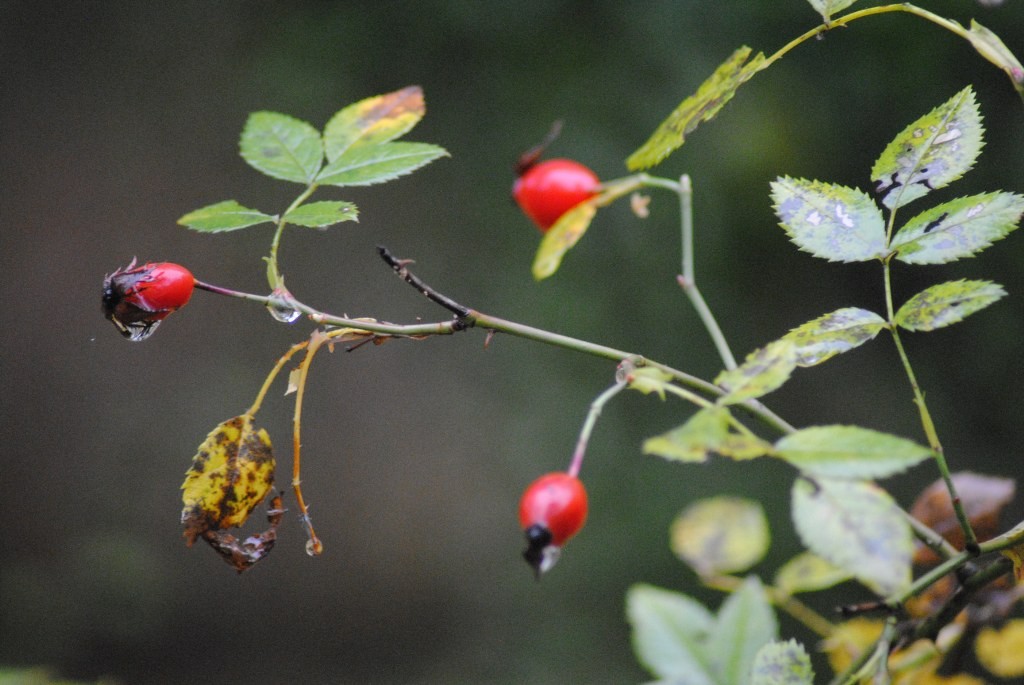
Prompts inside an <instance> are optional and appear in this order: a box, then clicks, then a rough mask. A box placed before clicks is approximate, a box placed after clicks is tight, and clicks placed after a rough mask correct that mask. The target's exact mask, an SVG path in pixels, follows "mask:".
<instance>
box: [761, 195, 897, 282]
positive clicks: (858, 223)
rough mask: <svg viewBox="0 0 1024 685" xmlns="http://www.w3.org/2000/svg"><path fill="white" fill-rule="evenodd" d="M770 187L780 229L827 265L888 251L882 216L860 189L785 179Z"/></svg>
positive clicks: (868, 258)
mask: <svg viewBox="0 0 1024 685" xmlns="http://www.w3.org/2000/svg"><path fill="white" fill-rule="evenodd" d="M771 188H772V201H773V203H774V207H775V213H776V215H777V216H778V217H779V222H780V225H781V226H782V227H783V228H784V229H785V230H786V232H787V233H788V234H789V237H790V240H792V241H793V242H794V243H795V244H796V245H797V247H799V248H800V249H801V250H804V251H805V252H810V253H811V254H813V255H814V256H815V257H822V258H823V259H827V260H829V261H831V262H863V261H868V260H870V259H881V258H883V257H884V256H885V255H886V253H887V252H888V250H887V248H886V245H885V221H884V219H883V218H882V213H881V212H880V211H879V210H878V207H877V206H876V205H875V203H874V201H873V200H872V199H871V198H870V197H868V195H867V194H865V193H863V192H861V191H860V190H857V189H856V188H847V187H845V186H838V185H833V184H830V183H822V182H821V181H808V180H805V179H794V178H789V177H784V178H779V179H777V180H776V181H774V182H772V184H771Z"/></svg>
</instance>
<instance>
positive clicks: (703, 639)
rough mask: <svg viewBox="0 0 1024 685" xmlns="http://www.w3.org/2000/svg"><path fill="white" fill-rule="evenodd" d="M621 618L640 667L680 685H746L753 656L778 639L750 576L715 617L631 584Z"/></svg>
mask: <svg viewBox="0 0 1024 685" xmlns="http://www.w3.org/2000/svg"><path fill="white" fill-rule="evenodd" d="M626 618H627V620H628V621H629V623H630V625H631V626H632V629H633V651H634V652H635V653H636V655H637V658H638V659H639V661H640V663H641V664H643V665H644V667H646V668H647V669H648V670H649V671H651V673H653V674H654V675H655V676H657V677H659V678H662V679H664V680H665V681H668V682H672V683H678V684H685V685H749V682H750V673H751V670H752V669H753V667H754V659H755V658H756V656H757V653H758V652H759V651H760V650H761V648H762V647H763V646H764V645H766V644H768V643H770V642H772V641H773V640H775V639H776V637H777V635H778V623H777V621H776V620H775V613H774V611H773V610H772V607H771V604H770V603H769V602H768V598H767V596H766V595H765V591H764V587H763V586H762V585H761V582H760V581H759V580H758V579H757V578H756V577H754V576H751V577H748V578H746V579H745V580H744V581H743V584H742V585H741V586H740V587H739V589H738V590H737V591H736V592H734V593H733V594H731V595H730V596H729V597H727V598H726V600H725V601H724V602H722V606H721V608H720V609H719V610H718V615H717V616H713V615H712V614H711V613H710V612H709V611H708V610H707V609H705V608H704V607H703V606H702V605H701V604H700V603H698V602H697V601H695V600H693V599H691V598H690V597H687V596H686V595H683V594H680V593H678V592H670V591H668V590H662V589H660V588H656V587H653V586H651V585H645V584H637V585H634V586H633V587H631V588H630V589H629V591H628V592H627V593H626Z"/></svg>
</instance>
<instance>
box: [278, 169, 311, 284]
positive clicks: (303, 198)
mask: <svg viewBox="0 0 1024 685" xmlns="http://www.w3.org/2000/svg"><path fill="white" fill-rule="evenodd" d="M318 187H319V186H317V184H316V183H313V184H312V185H310V186H309V187H308V188H306V189H305V190H304V191H302V194H300V195H299V196H298V197H297V198H295V200H294V201H293V202H292V203H291V204H290V205H289V206H288V209H286V210H284V213H282V214H281V218H280V219H278V220H277V230H275V231H274V237H273V239H272V240H271V241H270V254H269V255H268V256H267V258H266V259H267V282H268V283H269V284H270V289H271V290H277V289H279V288H282V287H284V278H283V277H282V276H281V270H280V268H279V267H278V265H277V251H278V248H279V247H280V245H281V236H282V235H284V227H285V226H287V225H288V222H287V221H285V217H286V216H288V214H289V213H290V212H292V211H294V210H295V209H296V208H298V207H299V205H301V204H302V203H303V202H305V201H306V200H308V199H309V198H310V196H311V195H312V194H313V193H315V192H316V189H317V188H318Z"/></svg>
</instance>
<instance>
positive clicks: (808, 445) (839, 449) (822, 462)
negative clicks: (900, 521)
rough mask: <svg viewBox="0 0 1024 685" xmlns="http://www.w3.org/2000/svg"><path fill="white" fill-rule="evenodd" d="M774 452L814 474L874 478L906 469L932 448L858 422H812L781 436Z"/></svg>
mask: <svg viewBox="0 0 1024 685" xmlns="http://www.w3.org/2000/svg"><path fill="white" fill-rule="evenodd" d="M775 454H776V455H777V456H778V457H780V458H781V459H784V460H785V461H787V462H789V463H790V464H792V465H793V466H795V467H796V468H798V469H800V471H801V472H802V473H805V474H808V475H811V476H822V477H828V478H856V479H874V478H885V477H887V476H891V475H894V474H896V473H901V472H903V471H906V470H907V469H908V468H910V467H912V466H915V465H917V464H919V463H921V462H922V461H924V460H925V459H927V458H929V457H931V456H932V451H931V450H930V449H928V448H927V447H924V446H922V445H918V444H917V443H916V442H913V441H911V440H907V439H906V438H900V437H897V436H895V435H889V434H888V433H879V432H878V431H873V430H870V429H868V428H861V427H859V426H812V427H811V428H804V429H802V430H798V431H796V432H795V433H790V434H789V435H786V436H785V437H783V438H781V439H780V440H779V441H778V442H776V443H775Z"/></svg>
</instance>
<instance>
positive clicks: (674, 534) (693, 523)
mask: <svg viewBox="0 0 1024 685" xmlns="http://www.w3.org/2000/svg"><path fill="white" fill-rule="evenodd" d="M770 541H771V536H770V534H769V531H768V519H766V518H765V515H764V509H763V508H762V507H761V504H760V503H759V502H757V501H755V500H749V499H743V498H741V497H711V498H708V499H703V500H698V501H696V502H694V503H693V504H691V505H690V506H689V507H687V508H686V509H685V510H684V511H683V512H681V513H680V514H679V516H677V517H676V519H675V521H673V522H672V527H671V529H670V531H669V546H670V547H671V549H672V551H673V552H674V553H675V555H676V556H677V557H679V558H680V559H682V560H683V561H684V562H686V563H687V564H688V565H689V566H690V567H691V568H692V569H693V570H694V571H695V572H696V573H697V575H699V576H704V577H708V576H715V575H721V574H723V573H738V572H742V571H746V570H747V569H749V568H750V567H751V566H753V565H754V564H756V563H757V562H759V561H761V559H763V558H764V555H765V554H767V552H768V546H769V544H770Z"/></svg>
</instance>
